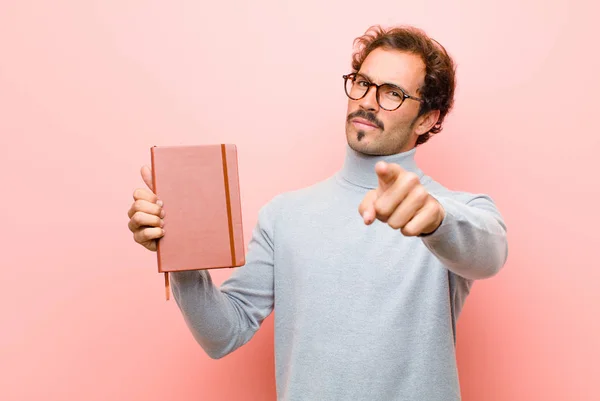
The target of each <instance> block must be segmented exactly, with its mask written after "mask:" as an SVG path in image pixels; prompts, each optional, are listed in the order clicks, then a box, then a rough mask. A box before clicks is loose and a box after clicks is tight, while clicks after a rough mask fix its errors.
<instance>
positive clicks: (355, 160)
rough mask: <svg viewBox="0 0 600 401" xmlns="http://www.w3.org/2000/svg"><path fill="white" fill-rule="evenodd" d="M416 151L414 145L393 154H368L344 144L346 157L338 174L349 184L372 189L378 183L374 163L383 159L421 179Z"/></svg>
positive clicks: (421, 173) (421, 174)
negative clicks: (409, 148)
mask: <svg viewBox="0 0 600 401" xmlns="http://www.w3.org/2000/svg"><path fill="white" fill-rule="evenodd" d="M416 151H417V148H416V147H415V148H412V149H411V150H409V151H406V152H402V153H396V154H394V155H388V156H370V155H365V154H362V153H360V152H357V151H355V150H354V149H352V148H351V147H350V146H349V145H348V144H346V158H345V160H344V165H343V167H342V169H341V170H340V171H339V173H338V175H339V177H340V178H342V179H344V180H345V181H347V182H349V183H350V184H353V185H357V186H359V187H362V188H368V189H374V188H377V184H378V179H377V174H376V173H375V164H377V162H379V161H385V162H386V163H395V164H398V165H400V167H402V168H403V169H404V170H407V171H410V172H413V173H415V174H417V175H418V176H419V179H421V178H422V177H423V172H422V171H421V170H420V169H419V167H418V166H417V163H416V161H415V153H416Z"/></svg>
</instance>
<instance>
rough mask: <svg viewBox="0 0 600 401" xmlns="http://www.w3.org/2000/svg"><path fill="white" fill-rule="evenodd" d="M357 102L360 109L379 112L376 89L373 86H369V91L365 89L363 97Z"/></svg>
mask: <svg viewBox="0 0 600 401" xmlns="http://www.w3.org/2000/svg"><path fill="white" fill-rule="evenodd" d="M358 102H359V104H358V105H359V106H360V108H361V109H363V110H366V111H374V112H377V111H378V110H379V103H378V102H377V87H376V86H374V85H373V86H370V87H369V89H367V93H366V94H365V96H364V97H363V98H362V99H360V100H359V101H358Z"/></svg>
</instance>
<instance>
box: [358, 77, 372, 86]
mask: <svg viewBox="0 0 600 401" xmlns="http://www.w3.org/2000/svg"><path fill="white" fill-rule="evenodd" d="M356 83H357V84H358V85H359V86H362V87H367V86H369V81H365V80H364V79H360V78H359V79H357V80H356Z"/></svg>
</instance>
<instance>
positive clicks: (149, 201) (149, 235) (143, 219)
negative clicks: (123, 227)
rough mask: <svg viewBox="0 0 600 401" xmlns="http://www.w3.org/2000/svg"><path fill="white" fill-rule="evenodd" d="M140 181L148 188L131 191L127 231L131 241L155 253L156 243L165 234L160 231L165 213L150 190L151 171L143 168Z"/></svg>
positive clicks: (148, 168)
mask: <svg viewBox="0 0 600 401" xmlns="http://www.w3.org/2000/svg"><path fill="white" fill-rule="evenodd" d="M141 173H142V179H143V180H144V182H145V183H146V185H147V186H148V188H136V189H135V190H134V191H133V199H134V202H133V205H131V208H130V209H129V211H128V212H127V215H128V216H129V224H128V226H129V230H130V231H131V232H132V233H133V239H134V240H135V242H137V243H138V244H141V245H143V246H144V247H146V248H147V249H149V250H151V251H156V242H157V240H158V239H159V238H161V237H162V236H163V235H164V234H165V232H164V230H163V229H162V227H163V225H164V223H163V218H164V217H165V211H164V210H163V208H162V201H160V200H159V199H158V197H157V196H156V194H155V193H154V192H153V188H152V170H150V167H148V166H143V167H142V169H141Z"/></svg>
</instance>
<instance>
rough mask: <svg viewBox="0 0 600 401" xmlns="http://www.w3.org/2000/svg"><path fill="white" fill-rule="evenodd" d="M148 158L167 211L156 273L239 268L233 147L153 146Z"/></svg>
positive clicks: (241, 241)
mask: <svg viewBox="0 0 600 401" xmlns="http://www.w3.org/2000/svg"><path fill="white" fill-rule="evenodd" d="M150 153H151V159H152V183H153V185H154V192H155V193H156V195H157V196H158V198H159V199H160V200H162V201H163V203H164V205H163V209H164V211H165V217H164V219H163V220H164V230H165V235H164V237H162V238H161V239H159V240H158V243H157V259H158V271H159V272H160V273H163V272H174V271H184V270H201V269H217V268H224V267H238V266H242V265H243V264H244V263H245V257H244V255H245V251H244V238H243V232H242V212H241V199H240V186H239V177H238V163H237V161H238V160H237V148H236V146H235V145H232V144H221V145H197V146H154V147H152V148H151V149H150Z"/></svg>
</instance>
